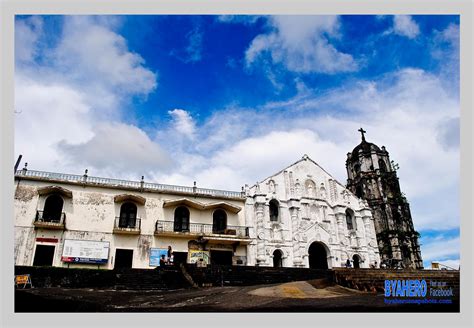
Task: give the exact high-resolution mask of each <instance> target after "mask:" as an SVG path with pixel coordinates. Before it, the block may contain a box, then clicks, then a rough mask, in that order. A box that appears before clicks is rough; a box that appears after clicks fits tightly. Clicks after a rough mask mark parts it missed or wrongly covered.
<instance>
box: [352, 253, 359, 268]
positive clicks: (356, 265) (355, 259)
mask: <svg viewBox="0 0 474 328" xmlns="http://www.w3.org/2000/svg"><path fill="white" fill-rule="evenodd" d="M360 262H361V259H360V257H359V255H357V254H354V256H352V263H353V264H354V269H359V268H360Z"/></svg>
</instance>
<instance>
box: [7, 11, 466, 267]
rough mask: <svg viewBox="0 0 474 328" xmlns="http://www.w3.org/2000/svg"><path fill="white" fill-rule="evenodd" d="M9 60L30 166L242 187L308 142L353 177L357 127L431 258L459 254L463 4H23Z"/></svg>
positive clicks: (21, 142)
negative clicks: (350, 164) (408, 7)
mask: <svg viewBox="0 0 474 328" xmlns="http://www.w3.org/2000/svg"><path fill="white" fill-rule="evenodd" d="M15 60H16V64H15V110H16V112H17V114H16V121H15V154H16V155H18V154H23V156H24V158H25V161H27V162H28V163H29V167H30V168H31V169H39V170H47V171H61V172H70V173H79V174H80V173H82V172H83V171H84V169H85V168H88V169H89V172H90V174H92V175H96V176H108V177H121V178H127V179H133V180H137V179H139V177H141V175H145V179H146V180H148V181H155V182H162V183H173V184H184V185H191V184H192V183H193V181H197V184H198V185H199V186H202V187H210V188H225V189H231V190H240V187H241V186H242V185H244V184H245V183H247V184H253V183H254V182H255V181H257V180H262V179H263V178H265V177H266V176H269V175H271V174H273V173H274V172H277V171H279V170H280V169H282V168H283V167H285V166H287V165H289V164H291V163H293V162H295V161H296V160H298V159H299V158H301V156H302V155H303V154H305V153H306V154H308V155H309V156H310V157H311V158H313V159H314V160H315V161H316V162H318V163H319V164H321V165H322V166H323V167H324V168H325V169H326V170H327V171H328V172H330V173H331V174H332V175H333V176H334V177H335V178H336V179H338V180H339V181H340V182H342V183H344V182H345V180H346V173H345V158H346V154H347V152H349V151H351V150H352V149H353V148H354V147H355V146H356V145H357V144H358V143H359V142H360V136H359V133H358V132H357V129H358V128H359V127H361V126H362V127H364V129H365V130H367V139H368V140H369V141H371V142H374V143H376V144H378V145H379V146H382V145H385V146H386V148H387V150H388V151H389V152H390V155H391V159H392V160H394V161H395V162H397V163H398V164H399V165H400V169H399V171H398V174H399V177H400V184H401V188H402V190H403V191H404V192H405V193H406V195H407V197H408V200H409V201H410V204H411V209H412V215H413V219H414V224H415V228H416V229H418V230H419V231H420V233H421V235H422V238H421V241H422V244H423V245H422V255H423V258H424V260H425V265H427V266H428V265H429V263H430V261H431V260H441V261H444V262H445V263H447V264H449V265H453V266H457V265H458V263H459V258H460V256H459V233H460V229H459V201H458V198H459V194H458V186H459V16H450V15H437V16H435V15H430V16H421V15H416V16H409V15H400V16H391V15H389V16H383V15H377V16H371V15H361V16H356V15H349V16H212V15H206V16H192V15H185V16H184V15H182V16H180V15H172V16H166V15H159V16H152V15H147V16H17V17H16V20H15ZM32 140H34V141H35V142H34V143H33V142H32Z"/></svg>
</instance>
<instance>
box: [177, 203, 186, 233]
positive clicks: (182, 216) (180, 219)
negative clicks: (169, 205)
mask: <svg viewBox="0 0 474 328" xmlns="http://www.w3.org/2000/svg"><path fill="white" fill-rule="evenodd" d="M174 231H189V210H188V209H187V208H186V207H184V206H180V207H178V208H177V209H176V210H175V211H174Z"/></svg>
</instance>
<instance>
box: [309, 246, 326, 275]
mask: <svg viewBox="0 0 474 328" xmlns="http://www.w3.org/2000/svg"><path fill="white" fill-rule="evenodd" d="M308 254H309V267H310V268H311V269H327V268H328V259H327V258H328V254H327V252H326V248H325V247H324V245H323V244H322V243H319V242H314V243H312V244H311V246H309V250H308Z"/></svg>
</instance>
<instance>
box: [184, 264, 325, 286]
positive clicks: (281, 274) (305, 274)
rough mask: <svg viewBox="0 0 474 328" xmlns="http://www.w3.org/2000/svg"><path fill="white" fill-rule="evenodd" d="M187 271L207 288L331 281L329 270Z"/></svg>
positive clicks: (236, 268)
mask: <svg viewBox="0 0 474 328" xmlns="http://www.w3.org/2000/svg"><path fill="white" fill-rule="evenodd" d="M186 271H187V272H188V273H189V275H190V276H191V277H192V279H193V280H194V282H195V283H196V284H197V285H198V286H200V287H207V286H252V285H260V284H275V283H281V282H289V281H298V280H311V279H329V280H332V274H331V272H330V271H328V270H314V269H306V268H273V267H253V266H230V265H229V266H225V265H219V266H218V265H211V266H208V267H205V268H199V267H195V266H193V265H186Z"/></svg>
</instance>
